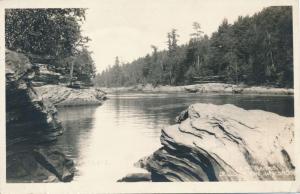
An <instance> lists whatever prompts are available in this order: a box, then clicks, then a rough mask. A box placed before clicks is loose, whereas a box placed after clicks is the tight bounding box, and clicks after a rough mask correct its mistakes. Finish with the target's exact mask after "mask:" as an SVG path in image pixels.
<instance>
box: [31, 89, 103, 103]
mask: <svg viewBox="0 0 300 194" xmlns="http://www.w3.org/2000/svg"><path fill="white" fill-rule="evenodd" d="M35 89H36V91H37V92H38V93H39V94H40V95H41V96H42V98H43V99H45V100H48V101H50V102H51V103H53V104H54V105H55V106H80V105H101V104H102V102H103V100H105V99H106V93H105V92H103V91H102V90H100V89H97V88H88V89H74V88H69V87H66V86H63V85H45V86H41V87H36V88H35Z"/></svg>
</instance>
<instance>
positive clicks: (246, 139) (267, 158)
mask: <svg viewBox="0 0 300 194" xmlns="http://www.w3.org/2000/svg"><path fill="white" fill-rule="evenodd" d="M177 122H179V123H178V124H175V125H172V126H169V127H166V128H164V129H163V130H162V134H161V143H162V145H163V146H162V148H160V149H159V150H157V151H156V152H155V153H154V154H152V155H151V156H150V157H148V158H146V159H143V160H141V161H140V166H141V167H143V168H146V169H147V170H148V171H149V172H151V179H152V181H242V180H243V181H258V180H294V179H295V165H294V164H295V158H294V118H288V117H283V116H279V115H277V114H274V113H270V112H265V111H261V110H244V109H242V108H239V107H236V106H234V105H229V104H227V105H213V104H194V105H191V106H190V107H189V108H188V109H187V111H185V112H183V113H182V114H181V116H180V117H178V118H177Z"/></svg>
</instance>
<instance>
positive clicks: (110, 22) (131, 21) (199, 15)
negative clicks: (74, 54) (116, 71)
mask: <svg viewBox="0 0 300 194" xmlns="http://www.w3.org/2000/svg"><path fill="white" fill-rule="evenodd" d="M226 2H227V3H226ZM257 2H258V1H253V2H252V1H236V2H235V3H228V1H212V0H211V1H202V0H130V1H129V0H128V1H122V0H120V1H103V2H102V3H98V4H97V5H94V6H92V8H90V9H89V10H88V11H87V18H86V22H85V24H84V26H83V30H84V33H85V34H87V35H88V36H89V37H90V38H91V39H92V41H91V42H90V43H89V44H90V50H91V51H93V52H94V53H93V58H94V60H95V63H96V68H97V72H98V73H99V72H101V71H102V70H104V69H105V68H107V67H108V65H112V64H113V63H114V59H115V56H119V58H120V60H121V61H123V62H130V61H132V60H134V59H136V58H138V57H141V56H145V55H146V54H147V53H150V52H151V47H150V46H151V45H152V44H153V45H156V46H158V48H159V50H162V49H165V48H166V34H167V32H169V31H170V30H171V29H172V28H176V29H178V34H179V35H180V37H179V44H183V43H186V42H187V41H188V40H189V35H190V33H192V31H193V29H192V23H193V22H194V21H197V22H199V23H200V24H201V27H202V30H203V31H204V33H205V34H208V35H211V33H212V32H214V31H216V30H217V29H218V26H219V25H220V23H221V22H222V20H223V19H224V18H227V19H228V21H229V22H230V23H232V22H233V21H235V20H236V19H237V17H238V16H239V15H242V16H246V15H252V14H254V13H255V12H258V11H260V10H262V8H263V7H266V6H268V5H267V4H266V2H267V1H260V3H257Z"/></svg>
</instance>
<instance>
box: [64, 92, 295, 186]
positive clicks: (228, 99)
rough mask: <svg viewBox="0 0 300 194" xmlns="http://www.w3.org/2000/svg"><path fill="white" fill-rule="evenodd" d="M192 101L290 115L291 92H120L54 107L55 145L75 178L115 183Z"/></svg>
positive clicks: (152, 147)
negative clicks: (90, 102) (59, 127)
mask: <svg viewBox="0 0 300 194" xmlns="http://www.w3.org/2000/svg"><path fill="white" fill-rule="evenodd" d="M196 102H202V103H213V104H228V103H230V104H235V105H237V106H239V107H243V108H245V109H262V110H266V111H270V112H275V113H278V114H280V115H284V116H293V115H294V108H293V107H294V103H293V102H294V99H293V97H292V96H250V95H249V96H245V95H199V94H122V95H111V96H109V100H107V101H105V102H104V104H103V105H102V106H99V107H91V106H89V107H69V108H59V109H58V110H59V119H60V120H61V121H62V124H63V126H64V128H65V130H66V131H65V133H64V135H62V136H61V137H60V138H59V140H58V144H60V145H62V147H63V149H64V152H65V153H66V154H67V155H68V156H69V157H71V158H72V159H74V161H75V163H76V166H77V169H78V172H77V173H76V176H75V181H89V182H91V181H95V182H115V181H117V180H118V179H119V178H122V177H123V176H124V175H126V174H128V173H132V172H140V171H142V170H141V169H138V168H135V167H133V163H135V162H136V161H137V160H139V159H140V158H142V157H143V156H147V155H149V154H151V153H152V152H153V151H155V150H156V149H157V148H159V147H160V141H159V136H160V130H161V128H163V127H164V126H167V125H169V124H172V123H174V118H175V117H176V116H177V115H178V113H179V112H180V111H182V110H184V109H185V108H187V107H188V105H190V104H193V103H196Z"/></svg>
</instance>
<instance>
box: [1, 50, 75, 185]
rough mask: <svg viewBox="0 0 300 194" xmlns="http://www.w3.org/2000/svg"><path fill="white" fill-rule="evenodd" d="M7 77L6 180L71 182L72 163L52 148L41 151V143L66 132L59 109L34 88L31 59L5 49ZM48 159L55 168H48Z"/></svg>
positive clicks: (50, 140)
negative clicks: (59, 116) (58, 115)
mask: <svg viewBox="0 0 300 194" xmlns="http://www.w3.org/2000/svg"><path fill="white" fill-rule="evenodd" d="M5 76H6V148H7V149H6V150H7V155H6V161H7V181H8V182H52V181H57V180H59V181H69V180H71V179H72V177H73V175H74V171H73V164H72V162H69V160H68V159H67V158H66V157H65V156H64V155H63V154H62V153H61V152H59V151H57V150H56V149H54V148H53V147H51V146H50V145H49V146H48V147H47V148H44V149H40V144H41V143H46V142H52V141H54V140H56V139H57V137H58V136H59V135H61V134H62V131H63V129H62V127H61V124H60V122H59V121H58V120H57V110H56V108H55V107H54V106H53V104H51V103H49V102H47V101H44V100H43V99H42V98H41V96H40V95H38V94H37V92H36V91H35V89H34V88H33V87H32V83H31V80H32V78H33V77H34V71H33V70H32V65H31V63H30V62H29V60H28V58H27V57H26V56H24V55H23V54H20V53H16V52H13V51H10V50H6V52H5ZM46 150H47V151H46ZM42 158H43V159H42ZM49 160H51V161H52V162H49V163H51V165H52V167H50V165H46V162H45V161H49ZM62 169H63V170H62ZM54 172H57V173H54Z"/></svg>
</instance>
